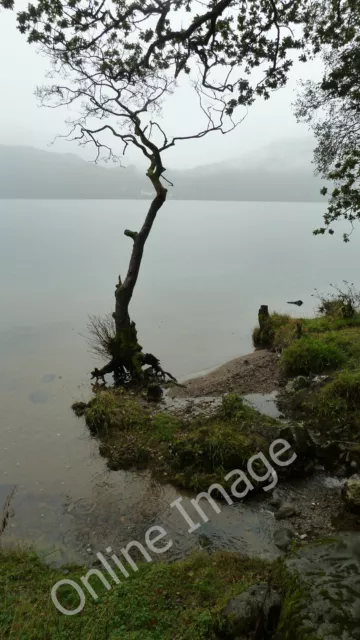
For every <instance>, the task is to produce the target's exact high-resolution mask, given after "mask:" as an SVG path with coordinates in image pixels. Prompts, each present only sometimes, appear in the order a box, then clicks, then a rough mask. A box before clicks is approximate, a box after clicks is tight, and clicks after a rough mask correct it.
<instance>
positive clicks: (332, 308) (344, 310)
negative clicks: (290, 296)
mask: <svg viewBox="0 0 360 640" xmlns="http://www.w3.org/2000/svg"><path fill="white" fill-rule="evenodd" d="M330 286H331V287H332V289H333V291H332V293H329V294H326V295H324V294H323V293H319V291H318V290H317V289H316V290H315V294H314V296H313V297H316V298H317V299H318V300H319V306H318V312H319V313H320V314H321V315H323V316H332V317H340V318H352V317H353V316H354V315H355V313H356V310H357V309H359V307H360V291H358V290H357V289H356V287H355V285H354V284H353V283H350V282H348V281H347V280H344V281H343V284H342V286H341V287H338V286H336V285H333V284H331V285H330Z"/></svg>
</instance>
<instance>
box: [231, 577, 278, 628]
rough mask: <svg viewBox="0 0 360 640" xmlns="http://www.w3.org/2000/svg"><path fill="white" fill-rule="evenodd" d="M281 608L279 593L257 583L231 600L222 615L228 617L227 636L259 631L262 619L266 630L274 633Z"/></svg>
mask: <svg viewBox="0 0 360 640" xmlns="http://www.w3.org/2000/svg"><path fill="white" fill-rule="evenodd" d="M280 610H281V597H280V596H279V594H278V593H277V592H276V591H275V590H273V589H271V588H269V586H268V585H267V584H255V585H253V586H251V587H250V588H249V589H247V590H246V591H244V592H243V593H241V594H240V595H239V596H237V597H236V598H233V599H232V600H230V602H229V603H228V604H227V605H226V607H225V608H224V609H223V610H222V611H221V614H220V615H221V617H222V618H225V619H226V623H225V625H226V631H227V637H230V638H238V637H239V636H242V634H244V633H245V634H249V633H251V632H253V631H255V630H256V629H257V631H259V629H258V626H259V622H260V621H262V626H263V629H262V630H263V631H264V632H266V633H267V634H272V633H274V632H275V630H276V627H277V623H278V620H279V615H280ZM266 637H268V636H266Z"/></svg>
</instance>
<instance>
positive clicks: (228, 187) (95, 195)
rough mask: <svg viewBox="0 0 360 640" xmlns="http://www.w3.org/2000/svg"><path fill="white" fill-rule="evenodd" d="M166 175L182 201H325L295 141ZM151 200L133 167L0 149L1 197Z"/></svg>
mask: <svg viewBox="0 0 360 640" xmlns="http://www.w3.org/2000/svg"><path fill="white" fill-rule="evenodd" d="M307 144H308V143H307ZM166 175H167V177H168V178H169V180H171V181H172V182H173V183H174V187H173V188H170V189H169V197H170V198H173V199H177V200H219V201H224V200H245V201H252V200H255V201H256V200H257V201H275V202H276V201H278V202H279V201H285V202H286V201H299V202H314V201H322V200H323V197H322V196H321V195H320V189H321V187H322V186H323V181H322V180H320V179H318V178H315V177H314V175H313V167H312V165H311V156H310V155H309V154H308V149H307V152H306V153H305V154H304V149H303V148H301V145H300V144H298V146H296V144H295V143H294V142H287V141H286V142H285V143H282V144H280V145H275V146H274V145H273V146H272V147H268V148H265V149H263V150H260V151H259V152H256V153H255V155H253V156H249V157H245V158H240V159H238V160H237V159H235V160H232V161H227V162H224V163H219V164H216V165H214V164H213V165H205V166H203V167H198V168H196V169H192V170H188V171H168V172H167V174H166ZM150 195H151V186H150V184H149V182H148V180H147V178H146V176H145V175H144V174H143V173H141V172H139V171H138V170H137V169H136V168H134V167H129V168H126V169H124V168H120V167H116V168H111V169H108V168H104V167H101V166H97V165H94V164H91V163H88V162H86V161H84V160H82V159H81V158H79V157H78V156H76V155H72V154H58V153H53V152H47V151H41V150H39V149H35V148H32V147H11V146H4V145H0V198H3V199H4V198H9V199H11V198H19V199H20V198H26V199H140V198H149V196H150Z"/></svg>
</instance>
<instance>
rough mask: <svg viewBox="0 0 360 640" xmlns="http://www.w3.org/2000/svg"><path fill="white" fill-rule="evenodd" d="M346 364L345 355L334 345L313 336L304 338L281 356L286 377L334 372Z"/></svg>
mask: <svg viewBox="0 0 360 640" xmlns="http://www.w3.org/2000/svg"><path fill="white" fill-rule="evenodd" d="M345 362H346V355H345V353H344V352H343V351H342V350H341V348H340V347H339V346H338V345H337V344H336V343H331V342H326V341H325V340H322V339H319V338H316V337H314V336H304V337H303V338H301V339H300V340H297V341H296V342H294V343H293V344H291V345H290V346H289V347H288V348H287V349H285V351H284V352H283V354H282V357H281V367H282V369H283V371H284V373H285V375H287V376H298V375H305V376H306V375H310V374H317V373H323V372H324V371H328V370H334V369H337V368H338V367H340V366H341V365H342V364H344V363H345Z"/></svg>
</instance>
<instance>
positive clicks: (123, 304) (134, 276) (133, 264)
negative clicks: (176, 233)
mask: <svg viewBox="0 0 360 640" xmlns="http://www.w3.org/2000/svg"><path fill="white" fill-rule="evenodd" d="M150 171H151V170H150ZM148 176H149V177H150V179H151V181H152V183H153V185H154V187H155V190H156V196H155V198H154V200H153V201H152V203H151V205H150V209H149V211H148V214H147V216H146V219H145V222H144V224H143V226H142V228H141V230H140V231H139V233H136V232H134V231H125V235H126V236H128V237H129V238H131V239H132V240H133V242H134V246H133V250H132V254H131V258H130V263H129V269H128V272H127V276H126V279H125V281H124V283H123V284H122V283H121V279H120V278H119V284H118V286H117V288H116V293H115V299H116V304H115V324H116V333H121V331H122V330H123V329H125V328H127V327H129V326H130V315H129V304H130V301H131V298H132V296H133V293H134V289H135V285H136V283H137V280H138V277H139V272H140V266H141V261H142V258H143V254H144V247H145V243H146V240H147V239H148V237H149V234H150V231H151V229H152V226H153V224H154V221H155V218H156V216H157V214H158V212H159V211H160V209H161V207H162V206H163V204H164V202H165V200H166V196H167V189H165V188H164V187H163V185H162V184H161V182H160V179H159V178H157V177H156V176H153V175H152V174H151V173H150V172H149V173H148Z"/></svg>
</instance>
